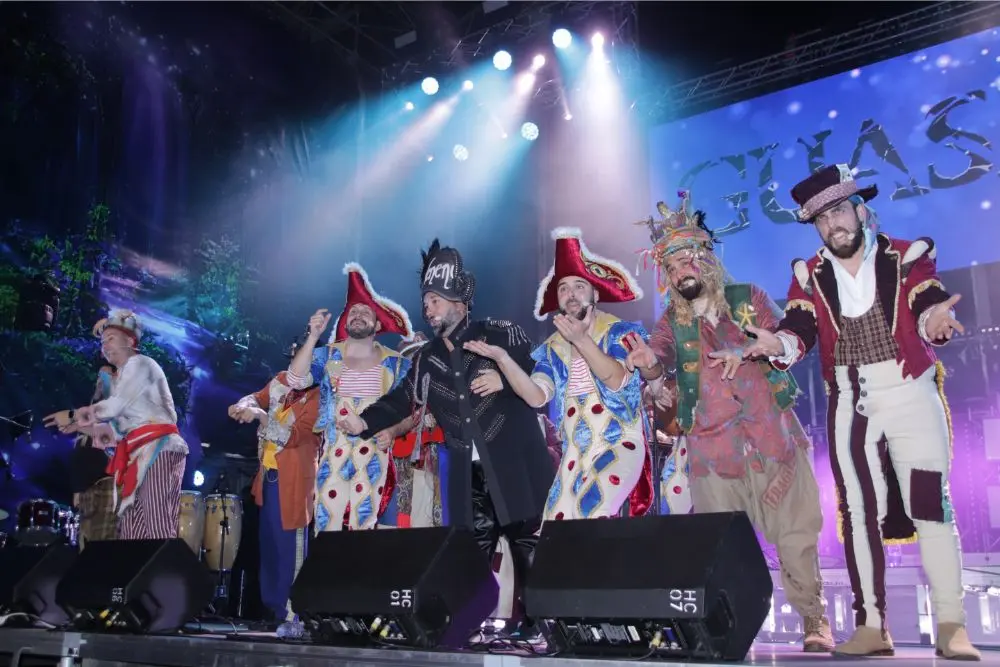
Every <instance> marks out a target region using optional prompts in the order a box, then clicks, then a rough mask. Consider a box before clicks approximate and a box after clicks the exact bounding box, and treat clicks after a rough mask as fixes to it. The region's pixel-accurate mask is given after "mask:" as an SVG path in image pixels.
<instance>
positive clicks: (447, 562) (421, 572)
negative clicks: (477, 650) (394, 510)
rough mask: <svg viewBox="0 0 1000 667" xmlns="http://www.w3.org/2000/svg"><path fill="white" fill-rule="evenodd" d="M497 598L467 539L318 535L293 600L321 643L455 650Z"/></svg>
mask: <svg viewBox="0 0 1000 667" xmlns="http://www.w3.org/2000/svg"><path fill="white" fill-rule="evenodd" d="M497 594H498V590H497V582H496V578H495V577H494V576H493V571H492V569H491V568H490V563H489V562H488V559H487V557H486V554H485V553H484V552H483V551H481V550H480V549H479V546H478V545H477V544H476V542H475V540H474V539H473V538H472V534H471V533H470V532H468V531H465V530H461V529H458V528H407V529H402V530H364V531H343V532H329V533H320V534H319V535H318V536H317V537H316V538H315V539H314V540H313V541H312V542H311V543H310V545H309V556H308V558H306V561H305V563H303V564H302V569H301V570H300V571H299V576H298V577H297V578H296V579H295V583H294V584H293V585H292V594H291V601H292V608H293V609H294V610H295V612H296V613H297V614H298V615H299V616H300V617H301V618H302V620H303V621H304V622H305V623H306V624H307V627H308V628H309V629H310V631H311V634H312V635H313V639H314V640H316V641H318V642H321V643H326V644H336V645H342V646H372V645H379V644H395V645H404V646H413V647H419V648H434V647H449V648H458V647H462V646H465V645H466V644H467V643H468V640H469V637H470V635H471V634H472V633H473V632H475V631H476V630H477V629H478V628H479V627H480V626H481V625H482V623H483V621H485V620H486V619H487V617H488V616H489V615H490V614H491V613H492V612H493V610H494V609H495V608H496V604H497Z"/></svg>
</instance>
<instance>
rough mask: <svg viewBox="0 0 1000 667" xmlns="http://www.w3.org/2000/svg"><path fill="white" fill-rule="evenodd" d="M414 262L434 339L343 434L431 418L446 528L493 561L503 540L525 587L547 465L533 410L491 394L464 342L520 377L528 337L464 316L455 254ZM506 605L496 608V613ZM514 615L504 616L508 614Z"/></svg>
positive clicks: (470, 282) (504, 391) (490, 377)
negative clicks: (443, 453)
mask: <svg viewBox="0 0 1000 667" xmlns="http://www.w3.org/2000/svg"><path fill="white" fill-rule="evenodd" d="M422 258H423V269H422V270H421V272H420V278H421V281H420V289H421V292H422V293H423V302H424V319H425V320H426V321H427V323H428V324H429V325H430V327H431V329H432V330H433V331H434V334H435V339H434V340H432V341H431V342H429V343H427V344H426V345H424V346H423V347H421V348H420V349H419V350H417V352H416V354H415V355H414V362H413V368H412V369H411V370H410V373H409V375H408V376H407V378H406V381H405V382H403V383H401V384H400V385H399V386H398V387H397V388H396V389H395V390H394V391H393V392H391V393H389V394H388V395H387V396H385V397H384V398H382V399H381V400H379V401H378V402H376V403H374V404H373V405H371V406H370V407H369V408H368V409H367V410H365V411H364V412H363V413H361V414H360V415H357V414H353V413H352V414H348V415H345V416H344V417H343V419H342V420H341V428H342V429H343V430H345V431H347V432H349V433H359V434H361V436H362V437H370V436H371V435H373V434H374V433H377V432H379V431H382V430H384V429H387V428H390V427H391V426H392V425H394V424H397V423H399V422H400V421H401V420H403V419H405V418H406V417H408V416H409V415H410V414H411V410H412V407H413V406H414V405H416V406H417V407H418V408H419V409H418V415H417V423H422V421H423V416H424V415H425V414H426V413H427V412H430V414H432V415H433V416H434V419H435V421H436V422H437V423H438V425H439V426H441V428H442V430H444V435H445V443H446V446H447V448H448V472H447V480H446V483H445V507H446V510H447V515H446V518H445V523H446V524H447V525H454V526H461V527H467V528H470V529H472V530H473V532H474V535H475V537H476V540H477V541H478V543H479V545H480V547H481V548H482V550H483V551H484V552H485V553H486V554H487V555H488V556H489V558H490V560H491V561H492V559H493V556H494V554H495V552H496V548H497V543H498V541H499V539H500V537H501V535H503V536H505V537H506V538H507V540H508V541H509V543H510V547H511V552H512V556H513V562H514V569H515V571H516V576H517V580H518V581H519V582H520V583H522V584H523V582H524V578H525V576H526V575H527V572H528V568H529V566H530V563H531V556H532V553H533V552H534V547H535V543H536V542H537V540H538V529H539V527H540V525H541V515H542V509H543V507H544V504H545V496H546V494H547V492H548V489H549V486H550V485H551V483H552V463H551V461H550V460H549V455H548V451H547V449H546V445H545V436H544V435H543V433H542V429H540V428H539V425H538V418H537V416H536V414H535V411H534V410H532V409H531V407H529V406H528V404H527V403H525V402H524V401H523V400H521V398H520V397H519V396H518V395H517V394H516V393H514V392H513V391H512V390H511V389H510V388H509V387H503V388H501V389H499V391H498V390H497V386H496V384H495V381H496V379H497V378H496V377H495V376H496V371H497V365H496V363H495V362H493V361H492V360H490V359H488V358H486V357H483V356H480V355H478V354H476V353H475V352H472V351H471V350H469V349H467V344H468V343H470V342H472V341H479V342H483V343H486V344H488V345H495V346H498V347H502V348H503V349H504V350H506V351H507V354H509V355H510V357H511V358H512V359H514V360H515V361H516V362H517V363H518V364H520V365H521V368H523V369H524V370H526V371H528V370H530V369H531V368H532V367H533V366H534V361H533V360H532V359H531V341H530V340H529V339H528V337H527V335H525V333H524V331H522V330H521V328H520V327H519V326H517V325H514V324H511V323H510V322H506V321H499V320H492V319H487V320H478V321H472V320H471V319H470V309H471V306H472V298H473V295H474V294H475V277H474V276H473V275H472V273H470V272H468V271H466V270H465V268H464V264H463V261H462V256H461V254H459V252H458V251H457V250H455V249H454V248H448V247H442V246H441V245H440V244H439V243H438V241H437V240H435V241H434V242H433V243H432V244H431V247H430V249H429V250H428V251H427V252H424V253H422ZM491 371H492V373H491ZM508 606H509V605H505V604H504V603H503V602H501V608H507V607H508ZM519 615H520V613H519V611H518V610H514V611H512V612H511V617H512V618H517V617H518V616H519Z"/></svg>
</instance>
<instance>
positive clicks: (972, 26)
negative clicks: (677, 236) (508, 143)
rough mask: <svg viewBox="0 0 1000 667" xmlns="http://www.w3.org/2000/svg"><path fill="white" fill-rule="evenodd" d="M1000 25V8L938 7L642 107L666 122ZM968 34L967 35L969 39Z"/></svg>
mask: <svg viewBox="0 0 1000 667" xmlns="http://www.w3.org/2000/svg"><path fill="white" fill-rule="evenodd" d="M998 22H1000V3H995V2H975V1H970V2H938V3H934V4H932V5H929V6H927V7H923V8H921V9H918V10H916V11H913V12H910V13H908V14H903V15H901V16H897V17H895V18H891V19H887V20H884V21H878V22H873V23H870V24H867V25H864V26H861V27H859V28H856V29H854V30H851V31H849V32H846V33H843V34H841V35H836V36H834V37H830V38H827V39H823V40H819V41H816V42H813V43H811V44H805V45H802V46H799V47H796V48H793V49H789V50H787V51H783V52H782V53H778V54H775V55H772V56H768V57H766V58H761V59H759V60H754V61H752V62H749V63H745V64H742V65H737V66H735V67H731V68H729V69H725V70H722V71H719V72H715V73H712V74H708V75H706V76H702V77H698V78H696V79H692V80H690V81H685V82H683V83H679V84H676V85H673V86H670V87H668V88H666V89H665V90H662V89H661V90H659V91H656V92H654V93H652V96H651V97H647V98H646V99H640V100H639V102H638V104H637V106H638V108H639V109H641V110H643V111H644V112H645V113H646V114H647V115H648V116H650V117H651V120H652V121H653V122H664V121H667V120H672V119H675V118H679V117H682V116H685V115H691V114H692V113H697V112H699V111H703V110H707V109H706V108H707V107H708V108H710V107H711V106H712V105H719V104H721V103H732V102H735V101H738V100H739V99H747V98H749V97H752V96H754V95H756V94H762V93H763V92H765V91H766V90H768V89H773V88H774V87H775V85H776V84H780V83H786V82H790V81H791V80H794V79H801V78H804V77H809V76H810V75H816V74H818V73H820V72H830V73H832V71H833V70H835V68H837V67H838V66H839V67H844V68H846V67H851V66H854V65H855V64H857V63H858V62H859V61H860V60H862V59H864V60H881V59H884V58H888V57H893V56H897V55H900V54H902V53H905V52H907V51H910V50H913V49H914V48H920V45H921V44H932V43H939V42H940V41H942V40H943V39H947V38H954V37H955V36H957V35H958V34H960V33H962V31H965V33H969V32H974V31H976V30H983V29H986V28H988V27H990V26H993V25H996V24H997V23H998ZM965 33H962V34H965Z"/></svg>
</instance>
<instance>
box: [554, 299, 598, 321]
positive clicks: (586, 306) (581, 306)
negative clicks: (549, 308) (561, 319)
mask: <svg viewBox="0 0 1000 667" xmlns="http://www.w3.org/2000/svg"><path fill="white" fill-rule="evenodd" d="M571 307H572V308H575V309H576V312H575V313H573V312H570V311H569V310H568V309H569V308H571ZM593 307H594V304H593V303H583V302H581V301H578V300H576V299H570V300H569V301H567V302H566V308H560V309H559V314H560V315H565V316H566V317H575V318H576V319H578V320H579V321H581V322H583V321H584V320H585V319H587V313H589V312H590V309H591V308H593Z"/></svg>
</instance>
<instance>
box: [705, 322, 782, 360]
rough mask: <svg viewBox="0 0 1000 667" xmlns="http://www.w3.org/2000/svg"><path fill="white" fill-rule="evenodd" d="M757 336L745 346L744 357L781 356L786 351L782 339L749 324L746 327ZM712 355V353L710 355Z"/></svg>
mask: <svg viewBox="0 0 1000 667" xmlns="http://www.w3.org/2000/svg"><path fill="white" fill-rule="evenodd" d="M745 330H746V331H747V332H748V333H752V334H753V335H754V336H756V337H757V338H756V339H755V340H752V341H750V342H749V343H748V344H747V345H746V346H744V348H743V357H744V358H750V357H780V356H781V355H782V354H784V353H785V346H784V345H782V344H781V339H780V338H778V337H777V336H776V335H774V334H773V333H771V332H770V331H768V330H767V329H761V328H760V327H754V326H747V327H746V329H745ZM709 356H711V355H709Z"/></svg>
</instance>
